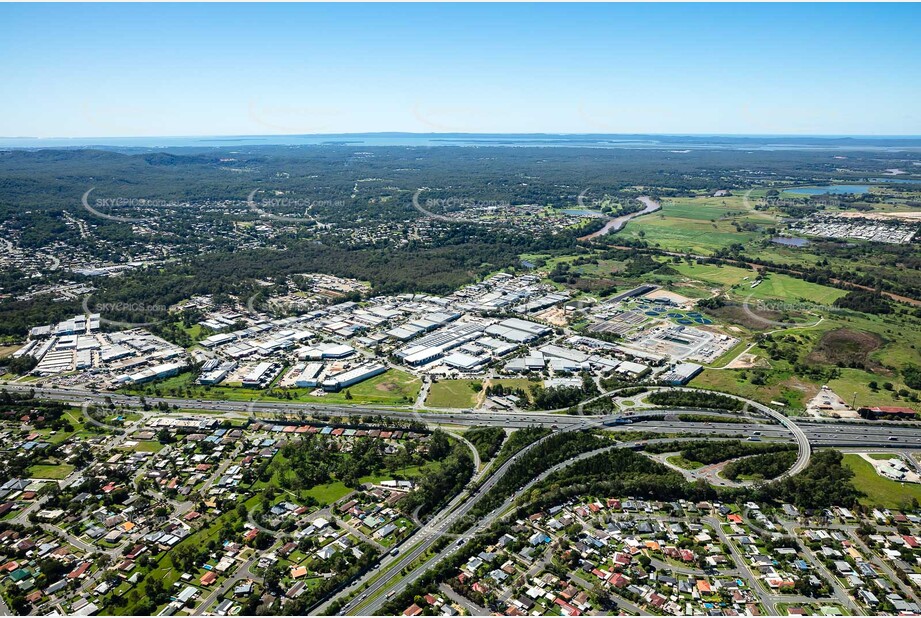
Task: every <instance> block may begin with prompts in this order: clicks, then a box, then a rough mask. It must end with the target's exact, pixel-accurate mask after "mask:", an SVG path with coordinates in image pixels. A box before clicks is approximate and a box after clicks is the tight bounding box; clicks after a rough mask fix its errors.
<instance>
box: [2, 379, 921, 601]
mask: <svg viewBox="0 0 921 618" xmlns="http://www.w3.org/2000/svg"><path fill="white" fill-rule="evenodd" d="M4 388H6V389H8V390H12V391H19V392H23V391H25V392H28V391H34V394H35V396H37V397H40V398H46V399H52V400H58V401H66V402H69V403H72V404H75V405H83V404H86V403H96V404H107V403H108V402H109V401H111V402H112V403H114V404H119V405H124V406H128V407H141V406H142V405H143V404H145V403H146V404H147V405H157V404H159V403H161V402H162V403H165V404H167V405H169V406H170V407H171V408H172V407H173V406H175V407H178V408H180V409H181V411H175V410H174V411H169V410H164V411H160V410H155V411H154V412H152V414H156V415H180V416H182V415H185V416H188V415H189V414H190V413H191V412H193V411H195V410H201V411H210V412H222V413H224V415H225V416H226V417H231V418H233V417H236V418H252V417H254V416H257V415H272V416H276V417H280V416H281V415H292V414H295V415H299V416H302V417H304V418H305V419H306V418H308V417H311V416H314V415H327V416H340V417H355V418H356V421H357V420H361V419H368V418H369V417H371V418H379V419H392V420H398V421H402V422H411V421H417V422H420V421H421V422H424V423H426V424H428V425H433V426H435V425H452V426H483V425H485V426H501V427H504V428H510V429H514V428H523V427H528V426H542V427H546V428H550V429H552V430H553V431H552V432H551V433H550V434H548V437H549V435H553V434H554V433H556V432H567V431H579V430H588V429H601V430H605V431H608V432H611V433H613V434H614V435H616V434H617V433H618V432H624V431H631V432H633V431H642V432H643V433H645V434H657V433H658V434H663V435H664V436H665V435H667V436H670V437H669V438H665V439H669V440H672V439H674V436H675V435H676V434H677V435H680V436H681V437H708V436H710V437H713V438H714V439H718V438H741V439H745V438H752V439H765V440H792V441H794V442H795V443H796V444H797V447H798V449H797V450H798V457H797V460H796V462H795V464H794V465H793V467H792V468H791V469H790V470H788V471H787V472H786V474H787V475H790V474H795V473H797V472H800V471H802V470H803V469H805V467H806V466H807V465H808V463H809V458H810V455H811V452H812V449H813V448H817V447H840V448H853V447H860V448H863V449H867V448H892V449H900V450H909V449H911V450H914V449H921V426H918V427H914V426H911V425H896V424H890V423H886V424H880V423H874V422H870V421H862V420H861V421H846V422H842V421H835V420H828V421H826V420H819V419H810V420H801V419H796V420H794V419H791V418H789V417H786V416H784V415H782V414H780V413H779V412H777V411H775V410H772V409H770V408H768V407H766V406H763V405H761V404H758V403H757V402H753V401H748V400H744V399H743V400H742V401H745V403H746V407H745V414H746V415H747V417H746V418H739V417H738V415H736V418H731V419H730V418H727V421H729V420H731V421H733V422H719V418H720V416H726V415H725V414H723V415H721V414H720V413H719V412H715V411H713V410H705V411H704V410H702V411H700V412H701V413H705V414H707V415H708V420H707V421H696V422H694V421H687V420H681V419H680V418H679V415H680V414H682V413H687V412H688V410H687V409H667V408H666V409H658V408H657V409H637V410H629V411H624V412H622V413H619V414H611V415H604V416H580V415H566V414H559V413H557V414H552V413H544V412H508V413H495V412H474V411H457V412H429V411H426V412H419V411H410V410H405V409H392V408H368V407H358V406H342V405H335V406H332V405H318V404H298V403H296V402H265V401H262V402H250V401H225V400H220V401H219V400H199V399H181V398H157V397H148V398H145V400H144V401H143V402H142V401H141V398H140V397H135V396H127V395H122V394H118V393H100V392H95V391H90V390H78V389H61V388H46V387H29V386H26V385H20V384H7V385H4ZM676 390H677V389H676ZM683 390H694V389H683ZM692 412H694V411H692ZM710 418H712V419H713V420H712V421H710V420H709V419H710ZM375 422H379V421H377V420H376V421H375ZM754 436H757V438H755V437H754ZM543 439H544V440H545V439H547V438H543ZM649 441H657V440H655V439H654V438H650V439H646V440H644V441H643V442H649ZM538 443H540V441H538V442H535V443H532V444H531V445H529V446H528V447H525V448H524V449H522V450H521V451H519V452H518V453H516V454H515V455H513V456H512V457H511V458H509V459H508V460H507V461H506V462H505V463H503V465H501V466H499V467H498V468H496V469H495V470H492V469H491V468H484V469H483V470H477V471H476V476H475V478H474V482H475V483H476V484H477V485H478V487H479V490H478V491H475V492H474V491H465V492H462V493H461V494H459V495H458V496H456V497H455V498H454V499H453V500H451V501H450V503H449V504H448V505H447V506H446V507H445V508H443V509H442V510H441V511H440V512H439V513H437V514H435V515H434V516H433V517H432V518H431V519H430V520H429V521H427V522H425V523H424V524H423V525H421V526H420V527H419V528H418V530H417V531H416V532H415V533H414V534H412V535H411V536H409V537H408V538H407V539H406V540H404V541H403V542H402V543H401V544H400V545H399V546H397V547H396V548H395V549H394V550H393V551H391V552H390V553H387V554H385V555H384V556H383V557H382V558H381V559H380V560H379V561H378V563H377V564H376V565H375V566H374V568H373V569H372V570H370V571H368V572H366V573H365V574H363V575H362V576H360V577H358V578H356V579H355V580H353V581H352V582H350V583H349V584H348V585H346V586H345V587H344V588H343V589H341V590H339V591H338V592H337V593H336V594H335V595H333V596H332V597H331V598H329V599H326V600H325V601H324V602H323V603H320V604H318V605H317V606H315V607H314V608H312V611H311V613H329V612H330V611H331V610H332V609H333V608H332V607H331V605H330V604H331V603H332V602H333V601H335V600H339V599H341V603H340V604H341V607H342V608H341V610H340V612H341V613H342V614H345V615H349V614H359V615H360V614H369V613H374V612H376V611H379V610H380V609H381V607H382V606H383V605H384V604H385V603H386V601H387V600H388V599H390V598H392V597H393V596H394V595H396V594H397V593H399V592H400V591H402V590H403V589H404V588H405V587H406V586H408V585H409V584H410V583H411V582H413V581H414V580H415V579H417V578H418V577H420V576H421V575H422V574H423V573H425V571H427V570H428V569H429V568H430V567H432V566H434V565H435V564H436V563H437V562H439V561H441V560H443V559H444V558H446V557H448V556H450V555H451V554H453V553H454V552H456V551H459V550H460V549H461V548H462V547H463V545H464V544H465V543H466V541H467V540H469V539H470V538H472V537H473V536H474V535H476V534H478V533H479V532H481V531H483V530H485V529H486V528H488V527H489V526H490V525H491V524H492V523H493V522H494V521H496V520H498V519H499V518H500V517H502V516H503V515H504V514H505V513H506V512H507V511H508V510H509V509H511V507H512V506H513V503H514V501H515V499H516V497H517V496H518V495H519V494H520V493H521V492H522V491H525V490H527V489H528V488H530V487H531V486H532V485H534V484H535V483H538V482H540V481H541V480H542V479H544V478H546V477H547V476H549V475H550V474H551V473H553V472H555V471H557V470H560V469H562V468H565V467H567V466H569V465H572V464H573V463H575V462H576V461H577V460H579V459H582V458H585V457H590V456H592V455H596V454H598V453H599V452H600V451H593V452H590V453H583V454H581V455H579V456H577V457H574V458H572V459H569V460H567V461H564V462H561V463H559V464H557V465H556V466H554V467H553V468H551V469H549V470H547V471H545V472H543V473H542V474H540V475H539V476H537V477H535V478H533V479H531V480H530V481H529V482H528V483H527V484H526V485H525V486H524V487H521V488H519V489H518V491H516V492H515V493H514V494H513V495H511V496H509V497H508V499H507V500H506V501H505V502H504V503H503V504H502V505H501V506H500V507H498V508H497V509H495V510H494V511H493V512H492V513H490V514H488V515H487V516H486V517H484V518H482V519H480V520H478V521H477V522H475V523H473V525H471V526H470V527H469V528H467V529H466V530H465V531H464V532H463V533H461V534H458V535H453V536H452V535H449V530H451V528H452V526H454V525H455V524H456V523H457V522H458V521H460V520H461V519H462V518H463V517H464V516H465V515H466V514H467V513H469V512H470V511H471V510H472V509H473V508H474V507H475V506H476V504H477V502H478V501H479V500H480V498H481V497H482V496H483V495H485V494H486V493H488V492H489V490H490V489H491V488H492V487H494V486H495V485H496V484H497V483H498V482H499V480H501V478H502V477H503V476H504V474H505V473H506V472H507V471H508V469H509V468H511V466H512V465H514V463H515V462H517V461H518V460H519V459H520V458H521V457H522V456H523V455H524V454H525V453H527V452H528V451H529V450H530V449H531V448H533V447H534V446H535V445H536V444H538ZM641 444H642V443H638V442H632V441H630V438H628V439H627V440H621V441H619V442H617V443H615V444H613V445H612V446H611V447H606V449H607V448H629V447H636V446H640V445H641ZM467 446H468V447H470V448H471V449H472V450H473V447H472V445H470V444H469V443H467ZM606 449H602V450H606ZM475 459H477V458H475ZM446 537H447V538H449V539H450V540H451V542H450V543H448V544H447V546H444V547H441V548H440V549H437V551H436V548H435V545H436V543H437V542H438V541H439V540H441V539H443V538H446Z"/></svg>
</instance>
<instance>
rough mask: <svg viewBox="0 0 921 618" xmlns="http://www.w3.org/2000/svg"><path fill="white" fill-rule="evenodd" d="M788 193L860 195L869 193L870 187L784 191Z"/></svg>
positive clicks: (836, 186)
mask: <svg viewBox="0 0 921 618" xmlns="http://www.w3.org/2000/svg"><path fill="white" fill-rule="evenodd" d="M784 191H785V192H786V193H793V194H795V195H825V194H826V193H830V194H831V195H858V194H860V193H869V192H870V187H869V186H867V185H826V186H824V187H797V188H795V189H784Z"/></svg>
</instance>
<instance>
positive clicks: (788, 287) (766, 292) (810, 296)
mask: <svg viewBox="0 0 921 618" xmlns="http://www.w3.org/2000/svg"><path fill="white" fill-rule="evenodd" d="M845 294H846V292H845V291H844V290H839V289H838V288H832V287H828V286H825V285H819V284H818V283H810V282H808V281H803V280H802V279H795V278H793V277H790V276H788V275H778V274H776V273H771V274H769V275H768V276H767V278H766V279H765V280H764V281H762V282H761V284H760V285H758V286H757V287H756V288H754V289H746V290H743V291H741V292H740V294H739V295H740V296H743V297H748V296H751V297H752V298H754V299H777V300H784V301H789V302H796V301H798V300H800V299H803V300H806V301H808V302H812V303H816V304H820V305H831V304H832V303H833V302H834V301H836V300H837V299H839V298H841V297H842V296H844V295H845Z"/></svg>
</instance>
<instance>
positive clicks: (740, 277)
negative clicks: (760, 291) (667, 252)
mask: <svg viewBox="0 0 921 618" xmlns="http://www.w3.org/2000/svg"><path fill="white" fill-rule="evenodd" d="M671 267H672V268H674V269H675V270H677V271H678V272H679V273H681V274H682V275H684V276H685V277H688V278H689V279H694V280H695V281H703V282H704V283H712V284H716V285H719V286H723V287H731V286H733V285H738V284H740V283H742V282H743V281H744V280H745V278H746V277H747V278H748V279H749V281H751V280H752V279H753V278H754V276H755V274H754V271H752V270H750V269H747V268H738V267H736V266H717V265H715V264H698V263H696V262H694V263H691V264H688V263H687V262H681V263H680V264H671ZM762 285H763V284H762Z"/></svg>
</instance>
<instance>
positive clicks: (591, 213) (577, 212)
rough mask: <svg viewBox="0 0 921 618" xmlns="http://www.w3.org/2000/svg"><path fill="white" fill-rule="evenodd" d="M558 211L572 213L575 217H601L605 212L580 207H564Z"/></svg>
mask: <svg viewBox="0 0 921 618" xmlns="http://www.w3.org/2000/svg"><path fill="white" fill-rule="evenodd" d="M560 212H563V213H566V214H567V215H573V216H575V217H603V216H605V214H604V213H603V212H598V211H597V210H584V209H581V208H565V209H562V210H560Z"/></svg>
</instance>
